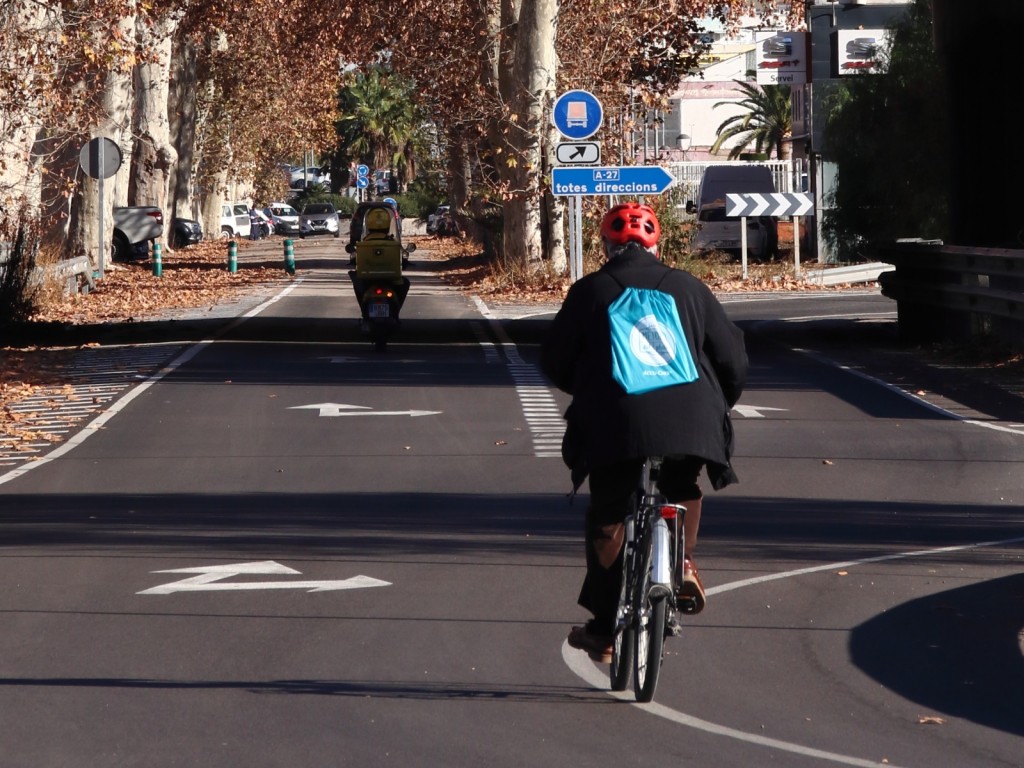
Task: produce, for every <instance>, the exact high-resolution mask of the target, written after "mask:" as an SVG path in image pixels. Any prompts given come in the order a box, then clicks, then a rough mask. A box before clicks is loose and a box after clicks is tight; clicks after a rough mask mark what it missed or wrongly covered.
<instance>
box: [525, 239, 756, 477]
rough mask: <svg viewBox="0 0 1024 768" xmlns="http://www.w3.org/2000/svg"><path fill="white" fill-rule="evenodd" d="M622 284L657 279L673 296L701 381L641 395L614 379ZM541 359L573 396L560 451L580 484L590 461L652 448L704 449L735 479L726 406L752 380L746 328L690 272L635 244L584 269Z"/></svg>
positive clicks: (716, 472)
mask: <svg viewBox="0 0 1024 768" xmlns="http://www.w3.org/2000/svg"><path fill="white" fill-rule="evenodd" d="M666 273H668V274H667V276H666ZM611 275H614V278H612V277H611ZM662 278H664V279H662ZM659 281H661V282H660V285H659ZM622 286H630V287H635V288H655V287H657V288H658V290H661V291H664V292H665V293H668V294H671V295H672V296H673V297H674V298H675V300H676V305H677V307H678V310H679V317H680V320H681V321H682V324H683V328H684V330H685V332H686V335H687V340H688V341H689V344H690V354H691V355H692V356H693V360H694V362H695V363H696V364H697V368H698V371H699V377H698V378H697V380H696V381H694V382H692V383H689V384H679V385H675V386H670V387H664V388H662V389H657V390H654V391H651V392H646V393H644V394H638V395H627V394H626V392H625V391H624V390H623V389H622V388H621V387H620V386H619V385H618V384H617V383H616V382H615V380H614V379H613V378H612V354H611V336H610V330H609V323H608V306H609V305H610V304H611V303H612V302H613V301H614V300H615V299H616V298H617V297H618V295H619V294H620V293H621V292H622V290H623V287H622ZM541 368H542V369H543V371H544V373H545V375H546V376H548V378H550V379H551V381H552V382H553V383H554V384H555V386H557V387H558V388H559V389H561V390H562V391H564V392H568V393H569V394H571V395H572V404H571V405H570V406H569V409H568V411H566V414H565V417H566V420H567V421H568V425H567V430H566V432H567V442H566V445H565V447H564V450H563V454H564V455H565V458H566V463H567V464H569V466H570V467H571V468H573V470H574V471H573V479H574V481H578V482H577V486H578V483H579V482H582V479H583V477H585V474H584V475H582V476H581V471H582V472H587V471H589V468H590V467H598V466H602V465H606V464H610V463H613V462H615V461H619V460H622V459H627V458H643V457H645V456H682V455H690V456H698V457H700V458H702V459H704V460H705V461H706V462H707V471H708V477H709V478H710V480H711V482H712V485H713V487H714V488H716V489H718V488H722V487H725V486H726V485H728V484H729V483H731V482H735V481H736V475H735V473H734V472H733V471H732V468H731V466H730V457H731V455H732V442H733V441H732V423H731V421H730V419H729V411H730V409H731V408H732V406H733V405H735V404H736V402H737V401H738V400H739V398H740V395H741V394H742V392H743V387H744V384H745V383H746V377H747V352H746V348H745V347H744V344H743V332H742V331H741V330H740V329H739V328H738V327H736V326H735V325H734V324H733V323H732V322H731V321H730V320H729V319H728V318H727V317H726V315H725V310H724V309H723V308H722V305H721V304H720V303H719V302H718V300H717V299H716V298H715V297H714V294H712V293H711V291H710V289H709V288H708V287H707V286H706V285H704V283H702V282H701V281H700V280H698V279H697V278H696V277H694V276H693V275H691V274H689V273H688V272H684V271H682V270H677V269H672V268H671V267H667V266H665V265H664V264H662V263H661V262H660V261H658V259H656V258H655V257H654V256H651V255H650V254H648V253H646V252H644V251H641V250H639V249H633V250H629V251H626V252H625V253H621V254H620V255H618V256H616V257H615V258H614V259H612V260H610V261H609V262H608V263H606V264H605V265H604V266H603V267H602V268H601V269H600V270H598V271H597V272H595V273H593V274H590V275H587V276H586V277H583V278H581V279H580V280H579V281H577V282H576V283H575V284H574V285H573V286H572V287H571V288H570V289H569V292H568V294H567V295H566V297H565V302H564V303H563V304H562V307H561V309H560V310H559V311H558V314H557V315H556V316H555V319H554V321H553V322H552V325H551V329H550V332H549V333H548V335H547V337H546V338H545V340H544V343H543V346H542V348H541ZM581 463H582V465H583V466H581Z"/></svg>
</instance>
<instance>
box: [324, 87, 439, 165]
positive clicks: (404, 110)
mask: <svg viewBox="0 0 1024 768" xmlns="http://www.w3.org/2000/svg"><path fill="white" fill-rule="evenodd" d="M414 93H415V91H414V84H413V83H412V82H411V81H408V80H405V79H403V78H400V77H398V76H397V75H394V74H393V73H391V72H388V71H387V70H385V69H383V68H380V67H374V68H372V69H370V70H369V71H368V72H365V73H363V72H356V73H354V74H353V75H352V76H351V77H350V78H349V80H348V82H347V84H346V85H345V87H344V88H343V89H342V91H341V94H340V96H339V108H340V112H341V118H340V119H339V120H338V123H337V125H336V128H337V132H338V139H339V145H340V147H341V148H342V150H343V152H344V154H347V155H348V156H350V157H353V158H359V159H364V160H368V161H369V162H372V163H373V166H374V168H377V169H380V170H389V171H394V170H395V165H396V158H401V160H400V161H399V164H400V165H403V166H406V167H408V166H410V165H411V166H412V167H413V168H414V167H415V159H414V158H412V157H410V156H409V153H410V151H411V150H410V145H411V140H412V137H413V135H414V134H415V132H416V130H417V128H418V127H419V124H420V111H419V110H418V109H417V107H416V105H415V102H414Z"/></svg>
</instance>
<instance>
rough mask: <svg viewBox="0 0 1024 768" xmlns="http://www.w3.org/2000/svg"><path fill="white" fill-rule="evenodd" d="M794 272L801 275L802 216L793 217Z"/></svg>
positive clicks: (797, 275)
mask: <svg viewBox="0 0 1024 768" xmlns="http://www.w3.org/2000/svg"><path fill="white" fill-rule="evenodd" d="M793 274H794V275H795V276H796V277H800V217H799V216H794V217H793Z"/></svg>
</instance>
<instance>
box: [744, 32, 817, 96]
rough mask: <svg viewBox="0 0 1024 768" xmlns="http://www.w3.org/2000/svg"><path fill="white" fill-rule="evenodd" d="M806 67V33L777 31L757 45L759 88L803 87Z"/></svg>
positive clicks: (805, 80) (805, 78) (805, 79)
mask: <svg viewBox="0 0 1024 768" xmlns="http://www.w3.org/2000/svg"><path fill="white" fill-rule="evenodd" d="M807 67H808V61H807V33H806V32H780V33H779V34H777V35H773V36H772V37H767V38H764V39H763V40H759V41H758V42H757V82H758V84H759V85H803V84H804V83H806V82H807Z"/></svg>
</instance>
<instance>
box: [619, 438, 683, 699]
mask: <svg viewBox="0 0 1024 768" xmlns="http://www.w3.org/2000/svg"><path fill="white" fill-rule="evenodd" d="M661 462H662V459H661V458H659V457H650V458H648V459H646V460H645V461H644V466H643V473H642V476H641V480H640V486H639V487H638V489H637V497H636V508H635V510H634V512H633V514H631V515H629V516H627V517H626V535H625V543H624V544H623V547H624V552H623V557H622V588H621V591H620V592H619V606H618V609H617V610H616V617H615V618H616V621H615V633H614V639H613V643H612V663H611V687H612V690H613V691H624V690H625V689H626V686H627V685H628V684H629V679H630V674H631V673H632V677H633V692H634V695H635V697H636V700H637V701H639V702H649V701H651V700H652V699H653V698H654V690H655V688H657V686H658V676H659V674H660V673H661V663H662V660H663V659H664V648H665V645H664V644H665V637H666V636H667V635H677V634H679V623H678V621H677V618H676V611H677V610H678V608H679V606H678V604H677V601H676V590H675V587H676V583H675V582H676V578H677V577H680V578H681V573H682V569H681V564H682V560H683V544H684V536H683V516H684V515H685V513H686V508H685V507H684V506H682V505H680V504H669V503H667V502H666V500H665V498H664V496H662V495H661V493H660V492H659V491H658V490H657V485H658V472H659V470H660V469H661Z"/></svg>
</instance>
